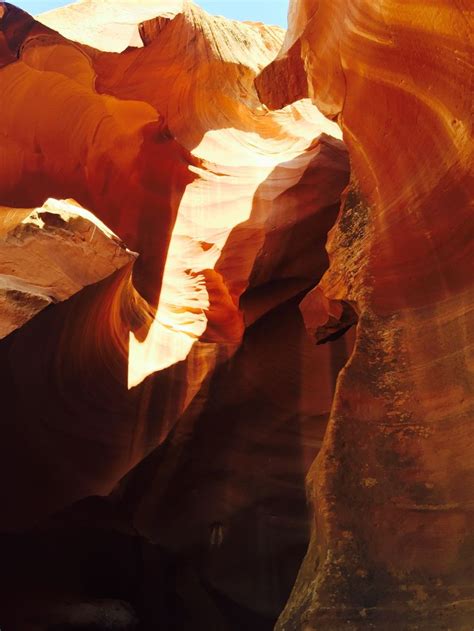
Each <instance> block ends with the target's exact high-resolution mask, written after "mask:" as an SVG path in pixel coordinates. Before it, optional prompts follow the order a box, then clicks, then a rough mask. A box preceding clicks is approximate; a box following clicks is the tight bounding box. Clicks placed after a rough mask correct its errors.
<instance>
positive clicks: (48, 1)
mask: <svg viewBox="0 0 474 631" xmlns="http://www.w3.org/2000/svg"><path fill="white" fill-rule="evenodd" d="M195 1H196V2H197V4H199V5H200V6H201V7H203V8H204V9H206V11H209V13H215V14H217V15H225V16H226V17H229V18H235V19H237V20H255V21H260V22H265V23H267V24H278V25H280V26H284V27H286V14H287V11H288V0H201V1H199V0H195ZM10 2H13V4H17V5H18V6H20V7H21V8H22V9H24V10H25V11H28V13H32V14H33V15H34V14H35V13H41V12H42V11H48V10H49V9H54V8H56V7H60V6H62V5H64V4H69V2H68V1H67V0H66V1H65V2H61V1H58V0H23V1H22V0H10ZM158 3H159V0H157V4H158Z"/></svg>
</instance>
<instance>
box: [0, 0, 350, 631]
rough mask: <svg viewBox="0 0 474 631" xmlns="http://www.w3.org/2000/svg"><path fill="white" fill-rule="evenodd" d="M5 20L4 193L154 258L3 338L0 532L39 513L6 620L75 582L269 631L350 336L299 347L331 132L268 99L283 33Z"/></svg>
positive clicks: (283, 592)
mask: <svg viewBox="0 0 474 631" xmlns="http://www.w3.org/2000/svg"><path fill="white" fill-rule="evenodd" d="M0 6H1V10H0V13H1V15H0V66H1V68H0V86H1V90H2V99H1V100H0V137H1V142H2V151H1V152H0V203H2V204H4V205H5V206H9V207H16V208H21V207H27V208H30V207H39V206H41V205H42V204H43V203H44V202H45V200H46V199H48V198H50V197H55V198H73V199H74V200H77V202H78V203H79V204H81V205H82V206H84V207H86V208H88V209H90V210H91V211H92V212H93V213H94V214H95V215H96V216H97V217H99V219H100V220H101V221H104V222H105V223H106V224H107V226H110V228H111V230H113V231H114V233H115V234H117V235H119V237H120V238H121V239H123V240H124V242H125V243H126V244H127V246H128V247H130V248H131V249H133V250H134V251H136V252H138V253H139V258H138V259H137V261H136V263H135V264H134V266H133V269H131V267H130V266H125V267H123V268H122V269H120V270H118V271H117V272H115V273H114V274H112V275H110V276H108V277H107V278H104V280H102V281H101V282H98V283H95V284H94V285H91V286H89V287H86V288H85V289H84V290H83V291H81V292H79V293H78V294H76V295H75V296H73V297H72V298H71V299H69V300H67V301H65V302H63V303H61V304H58V305H54V307H52V308H51V309H47V310H45V311H44V312H43V313H40V314H39V315H38V316H37V317H35V318H33V319H32V320H31V321H30V322H29V323H28V324H26V325H25V326H23V327H22V328H21V329H20V330H18V331H16V332H14V333H13V334H12V335H10V336H8V338H6V339H5V340H4V341H3V342H2V343H0V370H1V373H2V375H1V376H2V379H1V383H2V402H3V403H2V405H3V406H4V409H5V411H6V421H5V423H4V424H3V425H2V428H1V432H2V437H1V441H0V445H1V447H0V449H1V453H0V479H1V480H2V481H3V482H2V484H1V485H0V501H1V505H2V530H9V531H11V532H18V531H21V530H25V529H31V528H32V526H33V524H39V525H38V527H37V529H36V530H35V531H34V532H31V531H29V532H28V533H26V534H25V535H21V536H20V535H18V536H17V535H13V534H11V535H10V537H12V538H13V543H12V539H10V538H9V537H6V536H5V538H4V539H3V540H2V541H3V543H2V542H0V544H2V545H4V549H3V551H2V557H3V558H6V559H11V564H10V565H9V566H8V567H10V568H11V572H12V575H14V576H15V578H14V579H13V578H12V580H11V582H10V584H9V585H8V586H6V588H5V589H4V590H3V592H2V595H1V597H0V600H1V603H0V604H1V608H2V611H5V612H6V613H5V616H7V617H6V620H7V621H10V626H12V628H15V625H16V627H18V628H26V624H27V622H26V621H25V616H28V615H30V614H31V613H32V612H33V614H34V615H35V616H37V617H38V618H41V616H46V618H47V616H48V615H49V614H48V613H47V611H49V610H51V611H53V610H54V612H56V611H57V608H55V607H50V608H48V606H47V602H49V601H51V602H53V601H55V600H57V598H58V593H59V592H58V590H59V591H60V593H61V602H62V601H63V600H64V601H65V602H66V601H67V602H71V603H75V602H79V605H78V607H79V609H78V611H79V610H80V609H81V605H80V603H81V602H83V603H84V606H85V607H86V609H87V608H88V607H89V605H88V604H87V603H90V602H91V599H92V600H93V598H94V597H96V598H99V599H100V598H106V599H109V600H108V601H107V602H112V603H113V602H115V600H116V599H119V600H120V599H123V598H125V600H128V601H130V602H131V603H132V604H133V607H134V608H135V610H136V611H137V613H138V617H139V618H140V619H141V620H142V621H144V622H143V623H144V624H150V625H151V624H158V622H160V621H163V620H165V621H166V620H169V624H172V621H173V620H175V619H178V620H180V621H181V623H182V628H190V625H194V624H196V625H201V627H202V628H220V627H218V626H216V625H221V627H222V628H229V629H233V628H237V629H242V628H246V629H249V630H250V629H258V631H262V630H263V629H265V628H268V627H270V628H271V626H273V623H274V621H275V619H276V616H277V615H278V613H279V612H280V611H281V608H282V607H283V605H284V602H285V601H286V599H287V597H288V592H289V589H290V587H291V585H292V583H293V581H294V578H295V573H296V569H297V568H296V566H297V564H298V563H299V560H300V559H301V557H302V554H303V552H304V547H305V545H306V541H307V529H308V520H307V515H306V506H305V499H304V492H303V488H304V487H303V483H302V480H303V478H304V476H305V474H306V470H307V467H308V465H309V463H310V462H311V461H312V460H313V458H314V456H315V454H316V453H317V451H318V449H319V447H320V441H321V438H322V435H323V433H324V429H325V425H326V421H327V417H328V413H329V409H330V405H331V401H332V395H333V390H334V381H335V376H336V374H337V372H338V370H339V368H340V367H341V365H343V364H344V362H345V361H346V359H347V356H348V354H349V352H350V349H351V345H352V338H350V337H348V338H347V339H344V340H341V341H339V342H338V343H337V344H336V345H335V346H330V345H325V346H319V347H317V348H312V347H310V346H308V347H306V345H305V340H306V333H305V330H304V326H303V323H302V319H301V315H300V313H299V310H298V308H297V304H298V302H299V300H300V299H301V298H302V297H303V296H304V295H305V293H306V292H307V291H308V289H310V288H311V287H313V286H314V285H315V283H317V282H318V280H319V279H320V278H321V276H322V274H323V273H324V271H325V270H326V268H327V255H326V251H325V248H324V245H325V242H326V238H327V233H328V231H329V229H330V228H331V226H332V225H333V224H334V221H335V219H336V217H337V212H338V208H339V205H340V195H341V192H342V190H343V189H344V188H345V186H346V185H347V182H348V178H349V168H348V157H347V151H346V149H345V147H344V145H343V143H342V141H341V139H340V138H341V134H340V130H339V128H338V127H337V125H336V124H335V123H333V122H331V121H328V120H327V119H326V118H324V116H323V115H322V114H321V113H320V112H319V111H318V109H317V108H316V107H315V106H314V105H313V104H311V102H310V101H309V100H308V99H303V100H299V101H297V102H295V103H291V104H288V106H286V107H283V108H282V109H280V110H278V111H275V112H272V111H269V110H268V108H267V107H265V106H264V105H262V103H261V101H260V99H259V96H258V94H257V91H256V89H255V85H254V81H255V78H256V76H257V74H258V73H259V72H260V71H261V70H262V69H263V68H264V67H265V66H267V65H268V64H269V63H270V62H271V61H272V59H273V58H274V57H275V55H276V54H277V52H278V50H279V49H280V47H281V44H282V41H283V37H284V33H283V31H282V30H281V29H279V28H276V27H267V26H264V25H262V24H254V23H248V24H245V23H239V22H235V21H232V20H227V19H224V18H221V17H214V16H210V15H208V14H207V13H205V12H204V11H202V10H201V9H199V8H198V7H197V6H195V5H193V4H191V3H189V2H169V3H168V2H164V3H162V4H160V5H158V8H157V7H156V3H151V2H144V3H136V2H132V1H129V2H125V1H123V2H120V3H116V2H113V3H112V2H108V1H107V2H100V3H97V2H91V1H83V2H79V3H76V4H74V5H71V6H70V7H66V8H63V9H60V10H58V11H55V12H49V13H48V14H45V15H44V16H41V17H40V21H37V20H34V19H33V18H32V17H31V16H29V15H27V14H26V13H24V12H23V11H21V10H19V9H17V8H15V7H14V6H13V5H11V4H8V3H2V4H1V5H0ZM117 7H118V9H117ZM160 9H161V12H160ZM118 10H119V11H120V13H119V14H120V15H121V16H123V17H121V18H120V19H118V18H117V17H116V16H117V14H118V13H117V11H118ZM156 13H160V14H159V15H156ZM53 28H54V29H57V30H52V29H53ZM58 31H59V32H58ZM68 38H69V39H68ZM32 103H34V107H32ZM25 357H28V358H29V359H28V362H25ZM275 366H279V367H280V369H279V370H278V371H277V370H276V369H275ZM315 372H317V373H318V374H319V375H320V379H319V382H318V386H317V387H316V388H315V386H314V382H313V374H314V373H315ZM300 435H301V436H304V437H303V438H302V439H301V441H302V446H301V445H300V444H299V436H300ZM219 437H221V438H222V444H221V441H219V440H218V438H219ZM290 444H291V448H290V449H287V448H288V445H290ZM38 446H40V448H38ZM216 454H220V455H219V456H218V457H217V456H216ZM258 454H260V455H261V458H262V459H263V460H261V459H260V457H258ZM147 456H148V458H146V457H147ZM145 458H146V460H144V459H145ZM214 458H215V459H216V460H215V464H214V465H213V464H212V463H213V459H214ZM263 461H264V462H265V463H267V464H266V465H265V466H262V464H261V463H262V462H263ZM143 471H145V474H144V473H143ZM144 475H145V478H143V476H144ZM124 476H126V478H125V479H124ZM12 478H14V479H15V486H14V488H13V487H12V485H11V484H9V483H8V482H7V481H8V480H11V479H12ZM32 479H34V484H32ZM120 480H122V482H121V483H120V484H119V485H118V486H117V483H118V482H119V481H120ZM192 481H194V485H193V482H192ZM112 491H113V493H112V495H110V497H109V494H110V493H111V492H112ZM90 496H106V497H107V499H104V500H97V502H95V500H94V501H92V500H90V501H89V500H87V499H84V498H89V497H90ZM279 497H280V498H281V497H285V498H286V501H282V500H281V499H278V498H279ZM170 498H172V503H170ZM173 502H174V504H175V506H176V509H177V510H176V512H173V511H170V507H171V506H172V505H173ZM76 503H77V504H76ZM178 504H179V506H178ZM97 506H99V507H100V508H97V509H96V507H97ZM65 507H70V508H68V509H66V508H65ZM292 507H293V508H292ZM63 509H64V510H63ZM96 510H98V511H99V512H100V511H102V512H101V513H100V514H101V515H102V517H101V518H100V519H99V518H98V517H97V514H96V512H95V511H96ZM58 511H59V512H58ZM81 511H84V513H85V517H84V513H83V512H81ZM104 513H106V514H107V517H106V518H105V517H103V514H104ZM109 513H111V514H112V516H110V514H109ZM157 513H160V514H161V515H162V519H159V520H157V519H156V515H157ZM53 514H56V517H54V518H53V517H51V515H53ZM66 514H67V515H66ZM65 515H66V516H65ZM78 515H79V516H80V519H82V518H84V519H85V521H86V524H87V526H82V530H81V532H83V533H84V534H83V536H82V537H81V538H80V541H79V543H78V544H67V545H66V544H65V541H69V539H68V537H71V536H72V534H71V533H73V532H76V531H75V528H76V527H77V522H76V520H77V519H79V517H78ZM102 518H103V519H102ZM51 520H52V521H51ZM98 523H100V524H103V523H106V525H104V526H100V528H99V527H98V526H97V524H98ZM52 524H53V525H52ZM58 524H59V525H58ZM101 528H103V530H105V531H106V532H107V533H108V535H107V537H106V542H105V543H104V541H103V537H104V535H103V534H101V532H102V530H101ZM91 529H92V530H93V531H94V532H93V533H92V532H91ZM94 529H95V530H94ZM98 530H99V531H100V532H98ZM269 530H271V532H272V535H271V538H270V540H269V542H268V545H267V546H262V542H263V540H264V539H265V533H266V532H267V531H269ZM190 531H191V532H190ZM118 532H119V533H121V534H120V537H121V538H120V537H119V535H118V534H117V533H118ZM58 533H60V534H58ZM64 533H66V534H64ZM243 533H246V535H248V537H247V536H243ZM144 537H146V539H144ZM248 540H250V544H249V543H248ZM74 541H76V540H74ZM98 541H100V542H101V543H100V544H97V542H98ZM15 542H16V543H15ZM25 542H29V543H28V545H26V543H25ZM32 542H43V543H42V544H38V545H36V544H34V543H32ZM45 542H46V543H45ZM115 545H116V546H117V547H116V548H114V546H115ZM15 546H18V547H15ZM28 546H30V547H28ZM96 546H97V547H96ZM140 546H142V548H140ZM23 549H28V550H30V549H33V552H32V554H31V555H24V553H21V554H19V555H17V554H15V553H13V552H12V551H15V550H20V551H21V550H23ZM43 549H44V550H48V551H49V554H48V561H47V563H44V562H43V561H42V560H41V559H42V557H41V550H43ZM111 549H112V552H110V557H109V558H108V560H107V562H102V558H103V555H104V554H105V552H104V551H108V550H111ZM141 549H142V550H143V552H140V550H141ZM93 550H94V551H95V550H98V552H97V554H96V553H95V552H92V551H93ZM137 550H138V552H137ZM129 552H130V554H129ZM216 552H217V554H216ZM81 555H83V556H81ZM122 555H123V565H122V566H120V564H119V560H121V559H122ZM127 555H128V556H127ZM136 555H138V556H136ZM140 555H141V556H140ZM170 555H171V560H170ZM18 557H21V559H22V560H21V562H20V561H17V560H16V559H17V558H18ZM254 557H255V558H257V559H259V561H258V562H259V564H260V565H259V567H260V570H259V572H258V573H257V574H256V573H255V571H254V564H253V558H254ZM32 559H35V561H34V562H33V560H32ZM66 559H67V560H68V562H66V561H65V560H66ZM95 559H96V560H97V561H96V560H95ZM127 559H129V560H130V559H131V560H130V564H129V565H127V563H128V560H127ZM69 561H70V563H69ZM75 564H77V565H75ZM117 564H118V565H117ZM232 565H234V566H235V567H236V571H235V572H234V573H231V572H228V568H229V567H231V566H232ZM32 566H35V567H45V566H47V569H45V571H44V572H43V573H42V575H41V576H40V577H38V576H37V574H36V573H35V571H34V570H33V569H32ZM65 566H66V569H65ZM276 566H278V571H277V572H276V573H275V568H276ZM73 567H74V568H77V567H79V568H82V569H81V570H80V571H79V570H77V571H76V572H73V570H72V568H73ZM137 567H140V568H142V570H141V571H142V572H143V574H140V576H138V578H137V579H136V582H135V584H134V585H133V586H130V585H129V584H128V583H127V582H126V579H125V575H126V576H136V573H135V572H136V571H138V570H136V568H137ZM84 568H88V570H87V571H86V570H84ZM124 568H126V569H124ZM104 571H109V574H108V575H107V577H106V578H104V580H103V583H102V584H100V585H99V587H97V584H98V582H97V580H96V579H94V578H91V577H93V576H102V575H103V572H104ZM147 572H148V574H147ZM160 572H162V573H163V574H160ZM158 574H159V575H160V576H159V577H158ZM58 576H61V577H63V578H62V581H61V585H60V586H59V585H58V579H57V577H58ZM83 576H86V577H89V578H81V579H80V580H79V578H78V577H83ZM250 576H252V577H253V579H252V580H249V577H250ZM25 577H28V579H27V580H26V579H25ZM272 577H273V578H272ZM81 581H83V582H82V583H81ZM121 581H122V582H121ZM140 581H141V582H140ZM160 581H162V582H161V583H160ZM272 581H273V582H272ZM142 584H143V588H142V587H140V588H139V586H140V585H142ZM104 585H108V586H109V588H108V592H107V593H106V594H104V593H103V590H104ZM124 585H126V586H125V587H124ZM156 585H165V586H169V587H166V588H165V587H163V589H162V590H161V589H160V590H159V591H160V597H159V598H158V597H157V594H156V591H157V587H156ZM269 585H272V586H271V587H269ZM38 592H40V593H41V595H42V599H40V600H41V602H40V603H38ZM81 599H82V600H81ZM114 599H115V600H114ZM94 602H95V601H94ZM35 603H36V604H35ZM41 603H43V604H41ZM45 603H46V604H45ZM177 603H178V604H177ZM183 603H184V604H183ZM35 607H38V608H39V609H42V608H43V609H44V607H46V610H47V611H46V613H45V612H44V611H43V610H41V611H40V610H39V609H38V610H37V611H36V610H35V609H34V608H35ZM99 609H100V607H99ZM97 611H99V610H97ZM54 612H53V613H54ZM170 612H171V613H170ZM53 613H51V616H53ZM96 613H97V612H96ZM68 615H69V614H68ZM71 615H72V614H71ZM94 615H95V614H94ZM97 615H99V614H98V613H97ZM8 616H9V617H8ZM54 616H56V613H54ZM54 616H53V617H54ZM167 616H168V618H167ZM183 616H184V619H183ZM186 616H187V617H186ZM41 619H42V618H41ZM51 620H53V618H51ZM196 621H197V622H196ZM54 622H55V624H57V623H58V622H57V619H56V617H54ZM6 624H7V623H6ZM163 624H165V622H164V623H163ZM226 625H227V626H226Z"/></svg>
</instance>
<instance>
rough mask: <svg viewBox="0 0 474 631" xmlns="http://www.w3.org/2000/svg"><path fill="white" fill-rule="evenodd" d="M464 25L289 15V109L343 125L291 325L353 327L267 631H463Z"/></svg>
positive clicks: (447, 20) (468, 442) (389, 9)
mask: <svg viewBox="0 0 474 631" xmlns="http://www.w3.org/2000/svg"><path fill="white" fill-rule="evenodd" d="M470 15H471V13H470V10H469V7H468V5H467V3H452V2H447V1H446V2H445V1H443V2H438V3H417V2H413V3H402V2H396V1H395V0H386V1H384V2H381V3H373V2H369V1H368V0H339V1H337V2H326V1H321V2H315V1H312V0H299V1H294V2H292V4H291V7H290V27H289V31H288V34H287V37H286V41H285V45H284V47H283V49H282V55H281V57H282V58H284V57H285V56H286V55H287V51H288V50H290V49H292V50H294V48H295V47H296V46H297V47H298V49H299V50H300V51H301V54H300V56H299V58H297V59H296V61H295V64H296V70H295V72H296V73H299V72H300V67H301V65H303V67H304V68H305V70H306V73H307V86H306V85H305V86H303V89H302V91H301V92H300V95H304V94H309V95H310V96H311V98H312V99H313V101H314V102H315V103H316V104H317V105H318V107H320V108H321V110H322V111H323V112H324V113H325V114H326V115H327V116H329V117H331V118H333V119H337V120H338V122H339V124H340V126H341V129H342V132H343V138H344V141H345V143H346V145H347V147H348V150H349V154H350V161H351V182H350V185H349V187H348V189H347V190H346V193H345V196H344V197H345V199H344V202H343V205H342V207H341V212H340V214H339V218H338V221H337V223H336V225H335V227H334V228H333V229H332V230H331V232H330V235H329V240H328V245H327V249H328V253H329V258H330V267H329V269H328V271H327V272H326V273H325V275H324V276H323V278H322V280H321V281H320V283H319V284H318V286H317V288H316V289H315V290H314V291H313V292H311V293H310V294H309V295H308V296H307V297H306V298H305V300H304V301H303V304H302V309H303V311H304V314H305V319H306V322H307V325H308V328H309V330H310V331H311V333H312V334H313V335H316V338H317V339H324V338H325V337H327V335H328V333H330V334H334V333H336V332H337V330H338V329H343V328H344V327H345V326H347V323H348V321H349V320H353V319H354V315H355V314H354V312H355V313H356V314H357V317H358V327H357V341H356V345H355V349H354V353H353V355H352V357H351V360H350V361H349V363H348V364H347V366H346V367H345V368H344V369H343V371H342V372H341V374H340V376H339V380H338V385H337V390H336V396H335V401H334V405H333V409H332V414H331V419H330V423H329V427H328V431H327V435H326V439H325V442H324V445H323V449H322V451H321V452H320V454H319V455H318V457H317V459H316V461H315V463H314V466H313V467H312V469H311V472H310V474H309V477H308V491H309V496H310V498H311V500H312V502H313V505H314V523H313V534H312V541H311V544H310V547H309V550H308V553H307V556H306V560H305V562H304V564H303V566H302V568H301V571H300V575H299V579H298V581H297V584H296V587H295V589H294V591H293V594H292V597H291V599H290V601H289V603H288V606H287V608H286V610H285V612H284V613H283V615H282V617H281V619H280V622H279V624H278V625H277V628H278V629H282V630H283V629H303V628H304V629H308V630H309V629H316V628H317V629H318V630H323V629H328V630H331V631H332V630H333V629H339V628H345V629H368V628H371V629H372V628H373V629H380V630H382V629H383V630H384V631H386V630H388V629H397V630H398V629H402V628H403V629H430V630H432V629H445V628H452V629H454V628H455V629H466V630H467V629H469V628H470V626H472V620H473V617H474V603H473V600H472V589H473V585H472V575H471V574H470V571H469V564H468V561H467V559H468V558H469V557H470V556H472V551H473V548H472V543H473V540H472V533H473V513H472V508H473V496H472V489H473V484H472V476H473V473H474V470H473V468H472V453H473V451H472V437H470V435H469V425H470V423H469V421H470V419H472V416H473V404H474V397H473V382H472V374H473V373H472V350H473V335H472V321H473V313H472V312H473V305H474V294H473V282H472V273H471V268H472V257H473V248H472V242H473V241H472V238H473V232H472V228H473V222H472V215H471V212H472V211H471V209H470V199H471V197H472V167H473V155H472V140H471V132H472V129H471V125H472V109H471V105H472V101H471V90H470V89H469V85H470V80H471V77H472V65H471V62H472V49H471V47H470V38H469V31H468V21H469V17H470ZM276 63H277V64H278V63H281V62H280V61H278V62H276ZM275 72H277V66H274V67H272V66H270V68H267V69H266V70H265V71H264V73H263V74H262V75H261V76H260V77H259V78H258V80H257V85H258V88H259V93H260V95H261V97H262V99H263V100H264V101H267V102H268V103H275V102H277V103H279V104H280V105H282V104H285V103H286V102H288V100H292V99H293V98H295V94H291V95H288V94H287V90H286V88H285V85H284V77H280V80H279V81H278V80H274V81H271V82H269V81H268V77H269V76H272V73H275ZM296 96H298V95H296ZM468 270H469V271H468ZM351 314H352V315H351Z"/></svg>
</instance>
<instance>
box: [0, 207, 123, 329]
mask: <svg viewBox="0 0 474 631" xmlns="http://www.w3.org/2000/svg"><path fill="white" fill-rule="evenodd" d="M134 261H135V255H134V254H133V253H132V252H130V251H129V250H127V249H126V247H125V246H124V245H123V243H122V242H121V241H120V240H119V239H118V238H117V237H116V236H115V235H114V234H113V233H112V232H111V231H110V230H108V228H107V227H106V226H105V225H104V224H103V223H102V222H101V221H99V220H98V219H97V218H96V217H94V215H93V214H92V213H90V212H88V211H87V210H85V209H83V208H80V207H79V206H77V204H72V203H70V202H67V201H58V200H54V199H49V200H47V201H46V202H45V203H44V204H43V206H42V207H41V208H36V209H25V208H5V207H0V337H5V336H6V335H8V334H9V333H11V332H12V331H14V330H15V329H17V328H18V327H20V326H22V325H23V324H25V323H26V322H27V321H28V320H30V319H31V318H32V317H33V316H35V315H36V314H37V313H38V312H39V311H41V310H42V309H44V308H45V307H47V306H48V305H50V304H52V303H55V302H59V301H61V300H66V299H67V298H69V297H70V296H72V295H73V294H75V293H77V292H78V291H79V290H81V289H82V288H83V287H86V286H87V285H92V284H93V283H96V282H98V281H100V280H102V279H104V278H106V277H107V276H110V275H111V274H112V273H113V272H115V271H116V270H118V269H120V268H121V267H124V266H125V265H127V264H131V263H132V262H134Z"/></svg>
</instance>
